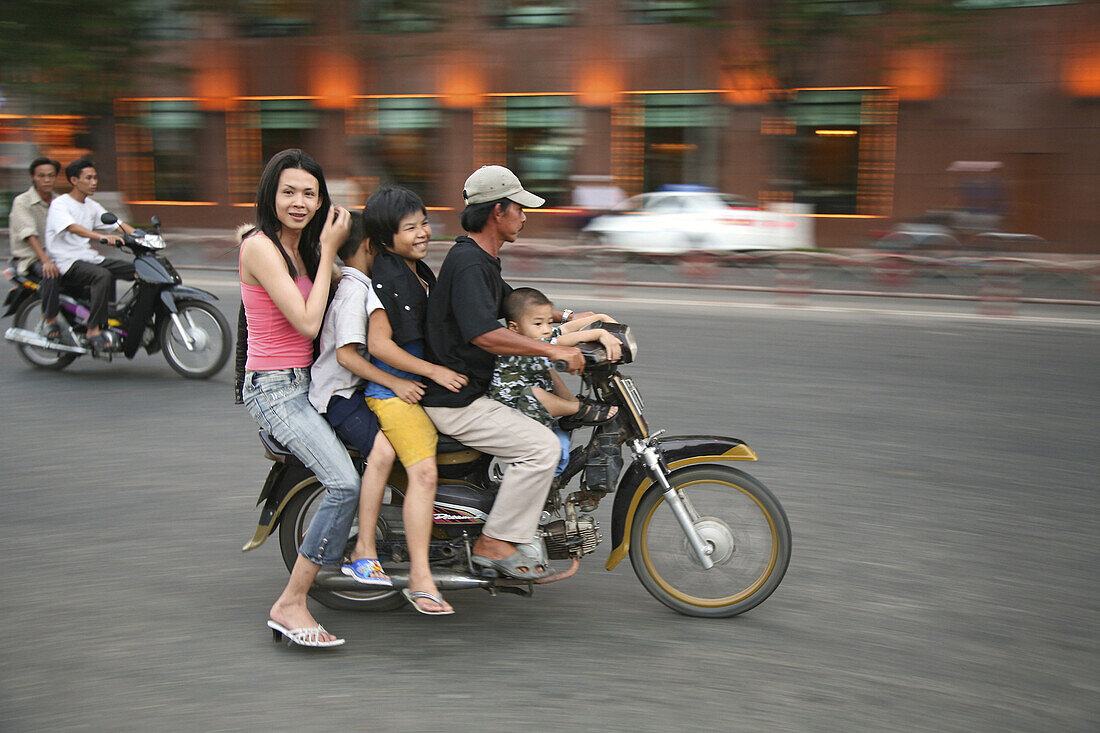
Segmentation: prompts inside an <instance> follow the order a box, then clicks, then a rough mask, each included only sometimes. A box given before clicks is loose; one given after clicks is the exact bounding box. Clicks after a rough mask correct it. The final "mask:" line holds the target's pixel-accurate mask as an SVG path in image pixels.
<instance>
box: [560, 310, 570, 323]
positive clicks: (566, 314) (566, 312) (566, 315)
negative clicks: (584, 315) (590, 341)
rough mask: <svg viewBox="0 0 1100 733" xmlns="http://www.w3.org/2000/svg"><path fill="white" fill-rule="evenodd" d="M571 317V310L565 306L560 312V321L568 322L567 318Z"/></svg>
mask: <svg viewBox="0 0 1100 733" xmlns="http://www.w3.org/2000/svg"><path fill="white" fill-rule="evenodd" d="M572 317H573V311H571V310H569V309H568V308H566V309H565V310H563V311H562V312H561V322H562V323H569V319H570V318H572Z"/></svg>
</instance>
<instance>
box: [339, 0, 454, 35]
mask: <svg viewBox="0 0 1100 733" xmlns="http://www.w3.org/2000/svg"><path fill="white" fill-rule="evenodd" d="M442 23H443V9H442V2H441V0H359V27H360V28H362V29H363V30H365V31H367V32H369V33H424V32H427V31H434V30H438V28H439V26H440V25H441V24H442Z"/></svg>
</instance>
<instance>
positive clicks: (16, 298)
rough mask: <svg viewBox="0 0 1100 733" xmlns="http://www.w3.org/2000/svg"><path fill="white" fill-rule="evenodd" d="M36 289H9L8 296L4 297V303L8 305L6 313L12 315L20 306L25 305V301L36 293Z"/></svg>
mask: <svg viewBox="0 0 1100 733" xmlns="http://www.w3.org/2000/svg"><path fill="white" fill-rule="evenodd" d="M34 292H35V291H34V290H33V289H31V288H25V287H24V288H21V287H14V288H12V289H11V290H9V291H8V297H6V298H5V299H4V305H5V306H7V307H6V308H5V309H4V315H5V316H10V315H11V314H13V313H15V312H16V311H17V310H19V306H21V305H23V301H25V300H26V299H27V298H30V297H32V296H33V295H34Z"/></svg>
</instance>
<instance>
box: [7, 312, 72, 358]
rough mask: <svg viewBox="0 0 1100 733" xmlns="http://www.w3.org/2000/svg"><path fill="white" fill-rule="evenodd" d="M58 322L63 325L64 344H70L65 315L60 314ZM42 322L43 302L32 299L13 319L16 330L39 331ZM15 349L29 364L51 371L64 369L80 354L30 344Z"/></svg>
mask: <svg viewBox="0 0 1100 733" xmlns="http://www.w3.org/2000/svg"><path fill="white" fill-rule="evenodd" d="M57 318H58V322H59V323H60V324H61V326H62V328H61V340H62V343H68V344H69V345H70V346H71V345H72V344H71V343H70V342H69V337H68V334H67V330H68V329H66V328H65V322H64V318H65V316H64V315H63V314H58V317H57ZM41 321H42V301H41V300H39V299H38V298H31V299H29V300H27V301H26V302H25V303H23V305H21V306H19V310H18V311H16V312H15V318H13V319H12V325H13V326H15V327H16V328H24V329H26V330H28V331H38V325H39V323H41ZM15 348H16V349H17V350H18V351H19V355H20V356H22V357H23V358H24V359H26V360H27V361H28V362H30V363H31V364H33V365H34V366H36V367H38V368H40V369H51V370H53V371H57V370H59V369H64V368H65V367H67V366H69V365H70V364H72V363H73V362H74V361H76V357H77V356H79V354H73V353H69V352H65V351H54V350H52V349H38V348H35V347H34V346H31V345H30V344H19V343H17V344H16V345H15Z"/></svg>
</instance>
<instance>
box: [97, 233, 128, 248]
mask: <svg viewBox="0 0 1100 733" xmlns="http://www.w3.org/2000/svg"><path fill="white" fill-rule="evenodd" d="M123 242H124V240H123V239H122V237H120V236H119V235H117V234H105V235H103V236H102V237H100V238H99V243H100V244H109V245H111V246H112V247H117V246H118V245H120V244H123Z"/></svg>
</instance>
